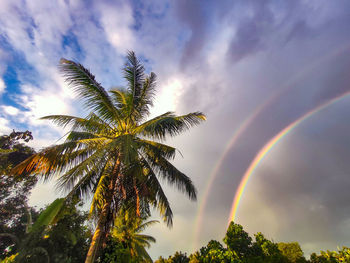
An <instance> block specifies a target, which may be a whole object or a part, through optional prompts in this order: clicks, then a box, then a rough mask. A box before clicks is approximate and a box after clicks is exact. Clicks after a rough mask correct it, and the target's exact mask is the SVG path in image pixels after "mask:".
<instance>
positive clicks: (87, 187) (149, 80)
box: [13, 52, 205, 262]
mask: <svg viewBox="0 0 350 263" xmlns="http://www.w3.org/2000/svg"><path fill="white" fill-rule="evenodd" d="M60 69H61V71H62V73H63V75H64V77H65V79H66V81H67V82H68V84H69V85H70V86H71V87H72V88H73V89H74V91H75V92H76V94H77V95H78V97H79V98H80V99H82V101H83V103H84V106H85V108H86V109H88V110H89V111H90V113H89V114H88V115H87V116H86V117H85V118H81V117H75V116H67V115H51V116H46V117H43V119H47V120H51V121H53V122H54V123H56V124H58V125H59V126H62V127H66V126H70V127H71V130H70V132H69V133H68V134H67V137H66V139H65V141H64V142H63V143H61V144H58V145H54V146H50V147H47V148H44V149H43V150H41V151H40V152H38V153H37V154H35V155H33V156H31V157H30V158H28V159H27V160H25V161H24V162H23V163H21V164H20V165H18V166H17V167H15V168H14V170H13V172H14V173H15V174H19V173H23V172H31V173H37V174H40V175H41V176H43V177H44V179H49V178H51V177H52V176H53V175H57V178H58V186H59V187H60V188H63V189H65V190H67V191H68V195H67V199H69V198H73V197H79V198H86V197H88V196H91V195H92V203H91V210H90V212H91V215H93V216H94V217H95V218H96V221H97V227H96V231H95V234H94V236H93V239H92V243H91V246H90V250H89V253H88V257H87V261H86V262H93V260H94V259H95V258H96V255H97V252H98V251H99V248H100V246H101V244H103V243H104V242H105V236H106V234H107V233H109V231H110V229H111V226H112V225H113V222H114V218H115V215H116V214H117V212H118V211H119V210H120V209H121V207H122V206H126V207H128V206H129V207H135V208H136V209H135V211H136V214H137V215H140V209H148V207H149V206H153V207H155V208H157V209H158V210H159V211H160V214H161V215H162V216H163V219H164V221H165V222H166V223H167V224H168V226H171V225H172V216H173V214H172V211H171V208H170V205H169V202H168V200H167V198H166V195H165V193H164V191H163V189H162V186H161V184H160V180H164V181H167V182H168V183H170V184H171V185H174V186H175V187H177V189H178V190H180V191H182V192H184V193H186V194H187V195H188V197H189V198H190V199H191V200H195V199H196V189H195V187H194V185H193V184H192V181H191V179H190V178H189V177H187V176H186V175H185V174H183V173H182V172H180V171H179V170H178V169H176V167H175V166H173V165H172V164H171V162H170V161H171V160H172V159H173V158H174V157H175V152H176V149H175V148H173V147H171V146H168V145H166V144H164V143H162V142H163V141H164V140H165V138H166V137H167V136H168V135H170V136H174V135H178V134H180V133H181V132H183V131H185V130H187V129H189V128H190V127H192V126H193V125H197V124H199V123H200V122H201V121H204V120H205V116H204V114H202V113H201V112H194V113H189V114H187V115H183V116H176V115H175V114H174V113H173V112H166V113H164V114H162V115H160V116H158V117H155V118H152V119H149V120H147V117H148V116H149V114H150V107H151V106H152V105H153V104H152V103H153V98H154V95H155V94H154V92H155V85H156V75H155V74H154V73H151V74H150V75H146V74H145V69H144V67H143V66H142V64H141V63H140V62H139V60H138V59H137V58H136V56H135V54H134V53H133V52H129V53H128V55H127V63H126V64H125V67H124V69H123V76H124V78H125V80H126V82H127V86H126V88H124V89H112V90H110V91H109V92H107V91H106V90H105V89H104V88H103V87H102V86H101V85H100V83H98V82H97V81H96V80H95V77H94V75H92V74H91V73H90V72H89V70H87V69H86V68H84V67H83V66H82V65H81V64H78V63H76V62H73V61H70V60H66V59H61V61H60Z"/></svg>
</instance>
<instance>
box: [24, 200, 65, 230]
mask: <svg viewBox="0 0 350 263" xmlns="http://www.w3.org/2000/svg"><path fill="white" fill-rule="evenodd" d="M64 203H65V199H64V198H58V199H56V200H55V201H53V202H52V203H51V204H50V205H49V206H48V207H47V208H46V209H45V210H44V211H42V212H41V213H40V215H39V217H38V219H37V220H36V222H35V223H34V225H33V226H32V228H31V229H30V232H33V231H36V230H38V229H40V228H41V227H43V226H48V225H50V224H51V223H53V222H55V221H57V215H58V214H59V213H60V211H61V209H63V208H64Z"/></svg>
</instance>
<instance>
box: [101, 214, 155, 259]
mask: <svg viewBox="0 0 350 263" xmlns="http://www.w3.org/2000/svg"><path fill="white" fill-rule="evenodd" d="M134 214H135V213H134V212H131V211H130V210H127V209H121V210H120V211H119V213H118V216H117V217H116V218H115V221H114V226H113V229H112V232H111V238H110V241H109V246H112V247H115V248H116V251H114V252H113V251H112V253H111V252H110V251H111V250H112V249H111V248H110V247H108V245H107V247H106V248H105V251H107V252H104V256H103V260H106V258H108V259H109V260H111V259H112V258H115V259H113V260H115V261H116V262H118V261H117V258H118V257H122V258H126V257H129V258H130V260H134V261H137V262H138V261H142V262H152V259H151V257H150V256H149V255H148V253H147V251H146V248H149V247H150V246H151V243H154V242H156V240H155V239H154V238H153V237H152V236H149V235H145V234H142V233H141V232H142V231H144V230H145V229H146V228H148V227H149V226H151V225H154V224H155V223H158V221H156V220H151V221H146V219H147V217H148V215H147V214H144V215H143V217H135V216H134ZM125 251H127V253H126V252H125Z"/></svg>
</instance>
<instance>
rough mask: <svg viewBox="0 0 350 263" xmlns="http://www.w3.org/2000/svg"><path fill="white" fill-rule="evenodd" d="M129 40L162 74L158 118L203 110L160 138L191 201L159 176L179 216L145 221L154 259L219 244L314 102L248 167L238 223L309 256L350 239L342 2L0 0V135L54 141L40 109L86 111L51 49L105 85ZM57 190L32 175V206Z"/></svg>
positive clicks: (266, 163)
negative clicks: (169, 222) (190, 190)
mask: <svg viewBox="0 0 350 263" xmlns="http://www.w3.org/2000/svg"><path fill="white" fill-rule="evenodd" d="M128 50H133V51H135V52H136V54H137V56H138V57H139V58H140V59H141V61H142V62H143V63H144V65H145V67H146V69H147V72H151V71H153V72H155V73H156V74H157V76H158V86H157V87H158V88H157V96H156V98H155V106H154V108H153V111H152V115H153V116H154V115H157V114H161V113H164V112H166V111H169V110H171V111H176V113H177V114H185V113H188V112H194V111H202V112H204V113H205V114H206V115H207V121H206V122H205V123H203V124H201V125H200V126H198V127H196V128H193V129H191V131H188V132H186V133H184V134H183V135H181V136H178V137H176V138H170V139H169V140H168V141H167V142H168V143H169V144H171V145H174V146H176V147H177V148H178V149H179V151H180V152H181V154H182V155H183V156H181V155H180V154H179V155H178V156H177V158H176V159H175V161H174V163H175V165H176V166H177V167H178V168H179V169H180V170H181V171H183V172H185V173H186V174H187V175H188V176H190V177H191V179H192V180H193V182H194V184H195V186H196V187H197V190H198V200H197V202H191V201H189V200H188V199H187V198H186V197H185V196H184V195H182V194H181V193H178V192H176V190H175V189H172V188H171V187H169V186H167V185H164V187H165V191H166V193H167V195H168V197H169V200H170V203H171V206H172V209H173V211H174V226H173V228H172V229H168V228H167V227H166V226H165V225H164V224H158V226H155V227H152V229H149V230H148V233H150V234H152V235H153V236H154V237H155V238H156V239H157V243H156V244H154V245H152V247H151V249H150V250H149V251H150V254H151V256H152V257H153V258H154V259H156V258H157V257H158V256H160V255H162V256H166V257H167V256H168V255H170V254H173V253H174V252H175V251H176V250H181V251H184V252H187V253H191V252H193V251H194V249H198V248H200V247H201V246H204V245H206V244H207V242H208V241H209V240H211V239H216V240H219V241H221V240H222V238H223V237H224V234H225V231H226V227H227V224H228V221H229V220H230V211H231V208H232V204H233V199H234V196H235V193H236V191H237V188H238V185H239V183H240V181H241V179H242V177H243V175H244V174H245V172H246V171H247V169H248V168H249V166H250V164H251V163H252V161H253V160H254V158H255V156H256V155H257V154H258V153H259V151H260V150H261V149H262V148H263V147H264V145H266V144H267V143H268V142H269V140H271V139H272V138H273V137H274V136H275V135H277V134H278V133H279V132H281V131H282V130H283V129H284V128H285V127H287V126H288V125H290V124H291V123H293V122H295V121H297V120H298V119H299V120H300V118H302V117H303V116H305V114H307V113H308V112H310V111H312V110H313V109H315V108H317V107H319V106H320V105H326V106H325V107H322V110H319V111H315V112H314V113H313V114H311V115H310V116H309V117H308V118H305V119H303V120H302V121H300V122H299V123H298V125H296V126H295V127H294V128H293V130H291V131H290V132H289V133H288V134H286V135H285V136H284V137H283V138H281V139H280V140H279V141H278V142H277V143H276V144H275V145H274V146H273V147H272V148H271V149H270V151H269V152H268V153H267V154H266V155H265V157H264V158H263V160H262V161H261V162H260V163H259V164H258V165H257V167H255V170H254V172H253V173H252V174H251V176H250V179H249V181H248V183H247V184H246V186H245V188H244V192H243V195H242V198H241V201H240V203H239V207H238V210H237V213H236V218H235V220H236V222H237V223H239V224H242V225H243V227H244V229H245V230H246V231H248V232H249V233H250V234H254V233H256V232H263V233H264V234H265V235H266V236H267V237H268V238H271V239H273V240H274V241H276V242H280V241H284V242H290V241H298V242H299V243H300V244H301V246H302V248H303V250H304V251H305V254H309V253H310V252H313V251H315V252H318V251H319V250H321V249H322V250H326V249H330V250H333V249H336V248H337V246H340V247H341V246H343V245H345V246H350V243H349V236H350V216H349V215H350V194H349V191H348V188H349V186H350V176H349V175H350V162H349V156H350V136H349V134H350V119H349V117H348V116H349V114H350V106H349V105H350V96H343V94H346V92H348V91H350V74H349V69H350V2H349V1H348V0H339V1H328V0H308V1H307V0H295V1H277V0H276V1H272V0H266V1H260V0H255V1H253V0H244V1H243V0H242V1H238V0H237V1H225V0H223V1H210V0H208V1H199V0H191V1H185V0H179V1H163V0H162V1H161V0H155V1H136V0H134V1H112V0H110V1H108V0H101V1H92V0H90V1H83V0H76V1H74V0H54V1H39V0H30V1H29V0H18V1H12V0H2V1H0V108H1V109H0V134H7V133H9V132H11V131H12V129H15V130H16V131H17V130H22V131H23V130H27V129H28V130H30V131H32V133H33V136H34V140H33V141H32V142H31V143H30V145H31V146H33V147H35V148H36V149H41V148H42V147H45V146H48V145H51V144H54V143H57V142H59V140H60V138H61V137H62V136H63V135H64V134H65V132H67V130H63V129H62V128H60V127H56V126H54V125H53V124H51V123H49V122H46V121H42V120H39V118H40V117H42V116H46V115H50V114H70V115H78V116H85V115H86V112H85V110H84V108H83V107H81V103H80V102H79V101H77V99H76V98H75V95H74V93H73V92H72V90H71V89H70V88H69V87H68V86H67V84H66V83H65V82H64V79H63V78H62V76H61V75H60V73H59V71H58V67H57V66H58V63H59V59H60V58H62V57H64V58H66V59H71V60H74V61H77V62H79V63H81V64H83V65H84V66H85V67H86V68H88V69H90V70H91V72H92V73H93V74H94V75H95V76H96V79H97V80H98V81H99V82H101V83H102V85H103V86H104V87H105V88H106V89H107V90H109V89H111V88H113V87H118V86H123V85H124V84H125V82H124V80H123V79H122V74H121V68H122V67H123V64H124V62H125V55H126V52H127V51H128ZM340 97H341V99H337V100H335V101H334V102H332V103H328V102H329V101H330V100H332V99H334V98H340ZM327 103H328V104H327ZM233 139H234V140H233ZM53 187H54V182H50V183H46V184H42V183H41V184H40V185H38V186H37V187H36V188H35V189H34V190H33V193H32V196H31V198H30V203H31V205H36V206H38V207H42V206H43V205H44V204H47V203H49V202H50V201H53V200H54V199H55V198H56V197H57V195H59V194H60V193H59V192H57V191H55V190H54V188H53ZM154 214H155V216H156V214H157V213H156V212H154Z"/></svg>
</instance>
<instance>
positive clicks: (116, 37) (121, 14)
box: [97, 2, 135, 53]
mask: <svg viewBox="0 0 350 263" xmlns="http://www.w3.org/2000/svg"><path fill="white" fill-rule="evenodd" d="M97 8H98V9H99V11H100V13H101V23H102V26H103V28H104V31H105V33H106V36H107V39H108V41H109V42H110V43H111V45H112V46H113V47H114V48H115V49H116V50H117V51H118V52H119V53H124V52H125V51H126V50H132V49H133V48H134V46H135V38H134V33H133V32H132V29H131V26H132V24H133V22H134V19H133V14H132V9H131V7H130V6H129V5H127V4H125V3H124V4H120V6H118V12H116V11H115V8H113V6H110V5H109V4H107V3H101V2H100V4H99V5H98V6H97Z"/></svg>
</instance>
